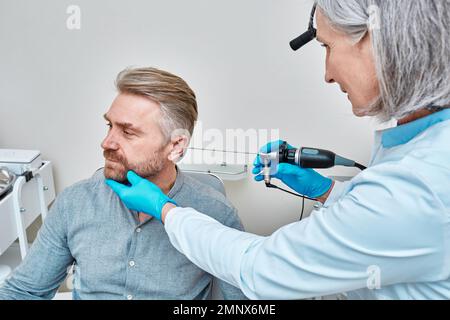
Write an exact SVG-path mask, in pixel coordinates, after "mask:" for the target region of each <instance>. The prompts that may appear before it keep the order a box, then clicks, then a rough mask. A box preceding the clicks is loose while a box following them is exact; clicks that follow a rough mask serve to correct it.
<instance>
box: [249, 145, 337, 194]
mask: <svg viewBox="0 0 450 320" xmlns="http://www.w3.org/2000/svg"><path fill="white" fill-rule="evenodd" d="M282 143H283V141H281V140H278V141H273V142H270V143H268V144H267V145H265V146H263V147H262V148H261V149H260V150H259V151H260V152H261V153H270V152H271V151H272V150H274V151H275V150H278V149H279V146H280V145H281V144H282ZM288 148H289V149H293V148H292V146H290V145H288ZM275 165H276V166H277V167H276V168H275V169H274V170H271V177H272V178H277V179H279V180H281V181H282V182H283V183H284V184H286V185H287V186H288V187H289V188H291V189H293V190H295V191H296V192H298V193H299V194H302V195H305V196H307V197H309V198H314V199H315V198H319V197H321V196H323V195H324V194H326V193H327V192H328V191H329V190H330V188H331V187H332V185H333V180H331V179H329V178H327V177H324V176H322V175H321V174H319V173H317V172H316V171H314V170H313V169H305V168H301V167H299V166H296V165H292V164H289V163H279V164H275ZM253 166H254V167H253V171H252V172H253V174H254V175H255V180H256V181H263V180H264V176H263V174H262V170H263V164H262V163H261V159H260V157H259V155H258V156H257V157H256V159H255V161H254V162H253Z"/></svg>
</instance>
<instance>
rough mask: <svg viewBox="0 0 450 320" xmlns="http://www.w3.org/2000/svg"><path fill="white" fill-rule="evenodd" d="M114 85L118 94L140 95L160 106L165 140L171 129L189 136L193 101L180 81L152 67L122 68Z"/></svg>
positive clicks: (194, 115)
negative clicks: (186, 133)
mask: <svg viewBox="0 0 450 320" xmlns="http://www.w3.org/2000/svg"><path fill="white" fill-rule="evenodd" d="M115 84H116V88H117V90H118V91H119V92H120V93H131V94H136V95H140V96H144V97H147V98H149V99H151V100H153V101H155V102H157V103H158V104H159V105H160V107H161V112H162V117H161V120H160V125H161V129H162V131H163V133H164V135H165V137H166V139H167V141H169V140H170V138H171V135H172V133H173V132H174V131H175V130H180V129H181V130H186V131H188V132H189V134H190V135H191V136H192V133H193V131H194V126H195V121H197V117H198V111H197V100H196V97H195V93H194V91H192V89H191V88H190V87H189V86H188V84H187V83H186V82H185V81H184V80H183V79H181V78H180V77H178V76H176V75H174V74H171V73H169V72H167V71H163V70H159V69H156V68H150V67H149V68H126V69H125V70H123V71H121V72H120V73H119V74H118V75H117V78H116V83H115Z"/></svg>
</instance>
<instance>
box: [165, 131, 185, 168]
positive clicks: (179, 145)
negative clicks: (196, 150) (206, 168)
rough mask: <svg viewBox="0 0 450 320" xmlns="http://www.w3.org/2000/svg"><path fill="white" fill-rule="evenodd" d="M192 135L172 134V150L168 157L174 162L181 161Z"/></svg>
mask: <svg viewBox="0 0 450 320" xmlns="http://www.w3.org/2000/svg"><path fill="white" fill-rule="evenodd" d="M189 142H190V136H189V135H186V134H182V135H177V136H172V139H171V141H170V144H171V145H172V150H171V151H170V153H169V156H168V159H169V160H170V161H172V162H174V163H177V162H178V161H180V160H181V159H182V158H183V157H184V155H185V153H186V149H187V147H188V146H189Z"/></svg>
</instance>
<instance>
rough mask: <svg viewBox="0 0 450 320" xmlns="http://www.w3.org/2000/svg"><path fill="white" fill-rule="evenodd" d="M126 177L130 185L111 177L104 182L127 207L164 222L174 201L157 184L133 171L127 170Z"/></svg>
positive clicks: (173, 205) (174, 204) (173, 206)
mask: <svg viewBox="0 0 450 320" xmlns="http://www.w3.org/2000/svg"><path fill="white" fill-rule="evenodd" d="M127 178H128V181H129V182H130V184H131V186H127V185H124V184H122V183H119V182H117V181H114V180H111V179H106V184H107V185H108V186H110V187H111V189H112V190H113V191H114V192H115V193H117V195H118V196H119V198H120V199H121V200H122V201H123V203H124V204H125V205H126V206H127V208H128V209H130V210H135V211H139V212H144V213H146V214H148V215H151V216H153V217H154V218H155V219H158V220H160V221H161V222H162V223H164V221H165V218H166V215H167V213H168V212H169V211H170V210H171V209H173V208H175V207H176V206H177V204H176V202H175V201H174V200H172V199H171V198H169V197H168V196H167V195H165V194H164V193H163V192H162V191H161V189H160V188H159V187H158V186H157V185H155V184H154V183H152V182H150V181H148V180H147V179H144V178H141V177H140V176H139V175H137V174H136V173H134V172H133V171H128V173H127Z"/></svg>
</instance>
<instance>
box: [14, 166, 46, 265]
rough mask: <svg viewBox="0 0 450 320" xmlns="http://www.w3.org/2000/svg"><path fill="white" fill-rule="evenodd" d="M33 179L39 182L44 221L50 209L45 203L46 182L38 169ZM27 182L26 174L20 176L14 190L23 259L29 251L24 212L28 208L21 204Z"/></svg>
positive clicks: (15, 214) (15, 213)
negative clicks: (23, 188)
mask: <svg viewBox="0 0 450 320" xmlns="http://www.w3.org/2000/svg"><path fill="white" fill-rule="evenodd" d="M32 179H36V182H37V188H38V196H39V203H40V210H41V215H42V221H44V219H45V218H46V217H47V213H48V211H47V210H48V209H47V205H46V203H45V195H44V191H45V189H44V188H45V187H44V183H43V181H42V177H41V175H40V174H39V172H38V170H36V172H33V178H32ZM25 183H27V181H26V178H25V177H24V176H19V177H18V178H17V180H16V182H15V183H14V187H13V191H12V197H13V204H14V216H15V220H16V226H17V233H18V235H19V245H20V255H21V256H22V260H23V259H24V258H25V256H26V255H27V253H28V239H27V230H26V227H25V222H24V220H23V213H25V212H26V209H25V208H24V207H22V206H21V196H22V187H23V186H24V185H25Z"/></svg>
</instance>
